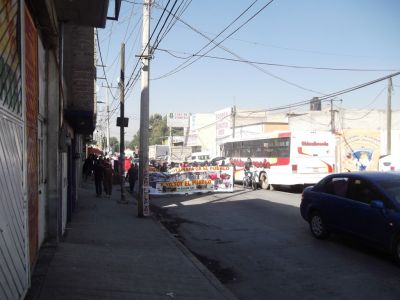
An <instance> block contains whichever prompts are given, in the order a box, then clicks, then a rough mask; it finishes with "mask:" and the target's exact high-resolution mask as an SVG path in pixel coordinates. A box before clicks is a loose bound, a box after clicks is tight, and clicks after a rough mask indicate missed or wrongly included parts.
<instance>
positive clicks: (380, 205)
mask: <svg viewBox="0 0 400 300" xmlns="http://www.w3.org/2000/svg"><path fill="white" fill-rule="evenodd" d="M371 207H372V208H377V209H384V208H385V204H384V203H383V201H381V200H372V201H371Z"/></svg>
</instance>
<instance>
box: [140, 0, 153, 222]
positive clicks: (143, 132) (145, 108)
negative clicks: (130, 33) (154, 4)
mask: <svg viewBox="0 0 400 300" xmlns="http://www.w3.org/2000/svg"><path fill="white" fill-rule="evenodd" d="M150 1H151V0H144V2H143V26H142V28H143V34H142V46H143V52H142V56H141V60H142V66H141V95H140V150H139V199H138V214H137V215H138V217H143V216H148V215H150V211H149V174H148V171H147V170H148V168H147V167H148V165H149V106H150V103H149V101H150V99H149V88H150V87H149V71H150V56H149V54H150V40H149V36H150Z"/></svg>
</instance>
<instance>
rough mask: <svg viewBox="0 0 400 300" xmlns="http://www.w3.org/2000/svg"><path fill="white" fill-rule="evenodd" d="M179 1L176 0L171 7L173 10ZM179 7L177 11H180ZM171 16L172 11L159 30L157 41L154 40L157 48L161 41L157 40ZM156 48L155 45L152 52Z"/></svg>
mask: <svg viewBox="0 0 400 300" xmlns="http://www.w3.org/2000/svg"><path fill="white" fill-rule="evenodd" d="M177 2H178V1H177V0H175V2H174V5H173V6H172V8H171V11H173V10H174V7H175V5H176V3H177ZM168 3H169V1H168ZM168 3H167V6H168ZM178 9H179V6H178ZM178 9H177V11H178ZM164 11H165V10H164ZM164 11H163V12H164ZM170 16H171V12H169V13H168V16H167V18H166V19H165V21H164V24H163V25H162V27H161V29H160V31H159V32H158V35H157V37H156V39H155V42H154V45H156V46H155V48H157V47H158V44H159V43H160V42H157V41H158V38H159V37H160V34H161V32H162V31H163V29H164V27H165V25H166V24H167V22H168V19H169V17H170ZM154 50H155V49H154V46H153V49H151V53H153V52H154Z"/></svg>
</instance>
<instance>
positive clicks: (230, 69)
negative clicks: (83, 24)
mask: <svg viewBox="0 0 400 300" xmlns="http://www.w3.org/2000/svg"><path fill="white" fill-rule="evenodd" d="M111 2H113V1H110V3H111ZM174 2H175V0H170V1H168V0H155V1H154V0H153V5H152V7H151V22H150V33H152V32H153V31H154V30H155V27H156V24H157V22H158V21H159V19H160V16H161V14H162V12H163V7H166V6H167V4H168V3H169V5H168V6H167V10H170V11H171V10H172V5H173V3H174ZM182 2H183V5H182V6H181V7H183V6H185V5H186V4H188V6H187V9H186V10H185V11H184V13H183V14H182V15H181V17H180V19H181V20H182V21H183V22H182V21H179V20H178V21H176V23H175V24H174V26H173V27H172V28H171V30H170V31H169V32H168V33H167V34H166V35H165V37H164V38H163V39H162V40H161V42H160V43H159V44H158V47H157V49H156V50H155V52H154V55H153V58H152V59H151V61H150V79H151V80H150V100H149V101H150V114H154V113H159V114H161V115H165V114H167V113H168V112H189V113H213V112H215V111H217V110H220V109H223V108H226V107H229V106H233V105H236V107H237V108H239V109H255V110H261V109H268V108H274V107H278V106H281V105H289V104H291V103H296V102H300V101H306V100H309V99H311V98H313V97H318V96H322V95H326V94H330V93H334V92H336V91H340V90H343V89H347V88H350V87H353V86H357V85H359V84H363V83H366V82H369V81H372V80H375V79H378V78H381V77H384V76H387V75H389V74H392V73H395V72H396V71H400V39H399V30H400V18H399V16H398V13H399V12H400V1H398V0H380V1H376V0H374V1H372V0H353V1H348V0H335V1H323V0H303V1H296V0H274V1H272V2H271V1H270V0H268V1H266V0H236V1H232V0H218V1H215V0H192V1H190V0H177V4H176V6H175V8H174V9H173V11H174V10H175V9H176V8H177V7H178V6H179V4H181V3H182ZM269 2H271V3H270V4H269V5H267V6H266V4H268V3H269ZM142 3H143V1H142V0H140V1H139V0H130V1H127V0H122V6H121V12H120V16H119V20H118V21H110V20H108V21H107V24H106V28H104V29H98V36H99V44H100V53H101V57H102V60H103V63H101V59H100V55H99V51H98V49H97V57H98V61H97V64H98V65H99V66H98V67H97V76H98V77H104V72H105V74H106V77H107V81H108V83H109V85H111V86H114V87H115V86H117V84H118V77H119V71H120V47H121V43H125V83H126V84H127V83H128V82H129V83H131V82H132V81H133V80H132V79H130V78H134V76H135V75H136V72H135V73H134V74H133V70H134V67H135V66H136V64H137V62H138V58H137V56H138V55H140V54H141V49H142V46H141V43H142V41H141V40H142V36H141V31H142V10H143V5H142ZM253 3H254V4H253ZM252 4H253V6H251V5H252ZM250 6H251V8H250V9H249V10H248V11H247V12H246V13H245V14H243V15H242V16H241V17H240V18H239V19H238V20H237V21H236V22H235V23H233V24H232V25H231V26H230V27H229V28H228V29H227V30H226V31H225V32H224V33H222V34H221V35H220V36H219V37H217V38H216V39H215V42H216V43H219V42H221V41H222V40H223V39H225V37H227V36H228V35H230V34H231V33H232V32H234V31H235V30H236V29H238V28H239V29H238V30H237V31H236V32H235V33H234V34H233V35H231V36H230V37H229V38H227V39H225V40H224V41H223V42H222V43H221V44H220V46H223V47H224V49H225V50H223V49H221V48H220V47H215V49H213V50H211V51H210V52H209V53H207V54H206V55H207V56H213V57H218V58H210V57H202V58H201V59H198V60H197V61H195V62H194V63H193V64H191V65H189V66H188V67H186V68H184V69H182V70H180V71H179V72H176V73H175V74H170V75H169V76H164V75H165V74H168V73H169V72H170V71H171V70H174V69H175V68H176V67H177V66H179V65H180V64H182V63H184V62H185V60H184V59H183V58H187V57H190V56H192V55H193V54H196V53H198V51H199V50H200V49H202V48H203V47H204V46H206V45H207V44H208V43H209V40H207V38H206V37H205V36H207V37H209V38H210V39H213V38H215V37H216V36H217V35H218V34H219V33H220V32H221V31H222V30H224V29H225V28H226V27H227V26H228V25H229V24H231V23H232V22H233V21H234V20H235V19H236V18H238V17H239V16H240V15H241V14H242V13H243V12H244V11H245V10H246V9H247V8H248V7H250ZM264 6H265V8H263V7H264ZM112 9H113V7H112V5H110V8H109V14H108V15H109V16H111V15H113V12H112V11H111V10H112ZM259 10H260V12H259V13H258V14H257V15H255V14H256V13H257V12H258V11H259ZM167 15H168V11H166V12H165V13H164V16H163V18H162V19H161V21H160V23H159V26H158V28H157V29H156V30H155V31H154V35H153V40H152V41H151V43H150V45H151V46H152V47H153V46H154V40H155V37H156V36H157V35H158V33H159V31H160V29H161V27H162V24H163V23H164V20H165V18H166V16H167ZM254 15H255V16H254ZM252 16H254V17H253V18H252V19H251V20H249V19H250V18H251V17H252ZM171 19H172V20H173V17H172V16H170V19H169V20H171ZM247 20H249V21H248V22H247V23H246V21H247ZM244 23H246V24H244ZM167 24H168V23H167ZM242 24H244V25H243V26H242ZM189 26H190V27H189ZM164 28H166V27H164ZM160 36H161V35H160ZM213 47H214V44H210V45H208V46H207V48H205V49H204V50H203V51H201V52H200V53H199V54H204V53H205V52H207V51H208V50H209V49H211V48H213ZM227 59H235V60H240V61H241V62H238V61H232V60H227ZM193 60H194V59H192V61H193ZM243 60H246V61H252V62H257V63H262V64H249V63H243V62H242V61H243ZM265 63H268V64H281V65H291V66H307V67H317V68H321V67H323V68H336V69H363V70H380V71H349V70H346V71H343V70H342V71H335V70H320V69H303V68H294V67H282V66H280V67H278V66H271V65H266V64H265ZM102 64H103V65H104V68H103V67H101V65H102ZM132 75H133V76H132ZM159 77H162V78H159ZM106 85H107V83H106V80H104V79H98V80H97V86H98V88H97V98H98V101H104V102H105V101H106V90H107V88H106V87H105V86H106ZM387 85H388V80H384V81H381V82H379V83H376V84H373V85H369V86H367V87H365V88H362V89H359V90H356V91H353V92H351V93H347V94H344V95H341V96H338V97H336V100H341V101H336V103H337V105H341V107H343V108H358V109H385V107H386V103H387ZM110 91H111V92H109V102H110V111H111V118H110V132H111V136H115V137H118V139H119V128H118V127H116V126H115V124H116V121H115V119H116V117H117V115H119V110H118V104H119V91H118V90H117V89H115V88H110ZM111 94H112V95H111ZM307 108H308V107H306V106H305V107H303V108H301V109H307ZM392 108H393V109H395V110H397V109H400V76H396V77H393V92H392ZM97 109H98V117H97V119H98V123H99V124H100V126H99V127H98V128H101V125H103V128H104V125H105V119H106V109H105V104H101V103H99V104H98V107H97ZM125 114H126V116H127V117H129V127H128V128H126V134H125V140H126V141H129V140H131V139H132V137H133V135H134V134H135V133H136V132H137V130H138V129H139V123H140V79H139V80H138V81H137V82H136V83H135V84H134V85H133V86H132V87H128V88H127V90H126V97H125Z"/></svg>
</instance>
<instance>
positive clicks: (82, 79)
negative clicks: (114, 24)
mask: <svg viewBox="0 0 400 300" xmlns="http://www.w3.org/2000/svg"><path fill="white" fill-rule="evenodd" d="M95 75H96V69H95V66H94V31H93V27H82V26H74V25H64V78H65V79H66V84H67V95H68V97H67V103H66V104H67V105H66V106H67V109H68V110H77V111H91V112H93V111H94V84H95Z"/></svg>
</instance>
